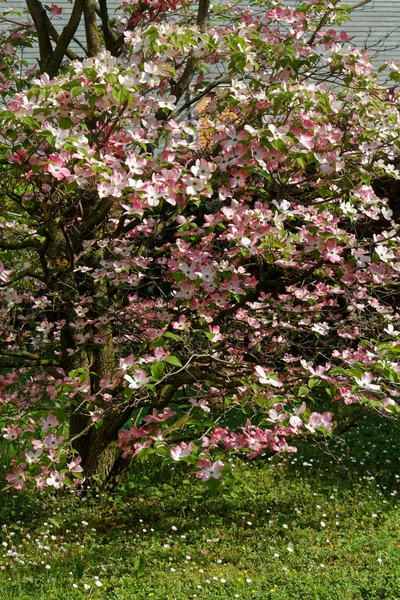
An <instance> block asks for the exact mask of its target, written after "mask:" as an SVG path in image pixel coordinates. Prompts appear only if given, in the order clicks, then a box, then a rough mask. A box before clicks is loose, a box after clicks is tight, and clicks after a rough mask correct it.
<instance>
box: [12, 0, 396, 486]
mask: <svg viewBox="0 0 400 600" xmlns="http://www.w3.org/2000/svg"><path fill="white" fill-rule="evenodd" d="M27 5H28V8H29V11H30V14H31V16H32V19H33V22H34V24H35V28H36V35H37V38H38V40H39V49H40V57H39V64H40V70H41V73H34V72H32V70H31V72H30V73H27V74H26V75H25V76H24V77H23V78H21V77H20V76H19V73H21V70H20V68H19V67H18V61H17V58H16V54H15V56H13V52H14V50H15V51H16V49H17V48H18V45H20V44H21V43H28V42H27V40H28V39H29V38H28V37H27V36H29V35H31V34H30V33H29V32H30V31H31V29H29V28H28V32H25V30H24V29H23V27H22V25H18V26H15V27H16V29H14V30H13V31H11V32H10V31H7V32H5V33H4V34H3V37H4V38H7V40H6V42H7V54H3V59H2V60H3V62H2V88H3V91H2V94H3V108H2V109H1V111H0V123H1V128H0V147H1V157H2V158H1V167H0V168H1V174H0V186H1V197H2V207H1V220H0V251H1V261H2V264H1V271H0V295H1V311H0V318H1V332H0V357H1V363H0V366H1V369H2V370H1V375H0V411H1V412H0V419H1V431H2V436H3V438H4V439H5V440H6V441H7V443H9V444H10V445H12V446H13V448H14V452H15V454H14V459H13V463H12V465H11V467H10V471H9V474H8V475H7V480H8V483H9V484H10V485H11V486H14V488H16V489H22V488H23V487H24V485H25V484H26V482H27V481H32V482H35V483H36V485H37V486H38V487H52V488H60V487H62V486H63V485H72V484H73V482H76V481H82V479H81V478H82V477H83V476H85V477H87V480H88V481H90V478H91V477H93V476H95V477H98V478H100V479H102V480H108V479H110V478H111V477H115V476H117V475H118V473H120V472H121V469H123V467H124V465H128V464H129V462H130V461H131V460H132V458H135V457H144V456H147V455H148V454H151V453H156V454H159V455H161V456H164V458H165V460H166V461H167V462H171V463H174V462H177V461H186V462H187V463H188V464H189V465H190V467H189V468H190V470H191V471H192V472H193V473H195V475H196V476H197V477H198V478H199V479H201V480H202V481H205V482H206V481H213V480H216V479H218V478H219V477H220V475H221V473H223V470H224V465H226V462H225V463H224V455H225V454H226V453H232V454H239V455H243V456H246V457H248V458H249V459H252V458H255V457H257V456H259V455H262V454H265V453H271V452H273V453H274V452H294V451H295V450H296V447H295V445H296V439H298V438H299V437H304V436H311V437H315V436H320V435H326V434H328V433H330V432H332V433H335V432H337V433H339V432H340V431H342V430H343V428H345V427H347V426H348V425H349V424H351V423H352V422H353V421H355V420H357V419H358V418H359V416H360V415H362V414H365V413H368V412H373V411H374V412H379V413H381V414H382V415H388V416H390V415H391V416H392V417H393V418H394V417H395V416H396V414H397V412H398V410H399V408H398V396H399V385H398V382H399V372H400V368H399V364H398V358H397V357H398V355H399V352H400V343H399V330H400V323H399V312H398V310H397V294H398V289H399V271H400V250H399V231H398V223H397V216H398V214H399V206H398V205H397V204H396V202H397V196H396V190H397V189H398V188H397V180H398V179H399V177H400V175H399V171H398V170H397V161H398V153H399V145H400V142H399V134H400V118H399V113H398V95H397V92H396V90H395V89H394V88H393V89H391V90H390V91H388V89H386V88H385V87H384V86H381V85H380V84H379V82H378V79H377V76H376V75H375V74H374V73H373V71H372V66H371V63H370V62H369V60H368V58H367V56H366V55H365V53H364V52H362V51H359V50H356V49H355V48H354V46H353V45H352V44H351V40H349V39H348V38H347V36H346V34H345V33H344V32H340V29H338V27H336V28H335V29H333V28H332V24H334V25H338V24H340V23H341V22H342V21H343V20H345V18H346V15H347V14H348V9H346V7H343V6H341V5H339V4H338V3H337V2H334V1H332V2H326V1H325V0H324V1H323V2H318V1H315V0H308V1H307V2H305V3H304V4H303V5H301V6H299V7H298V8H297V9H296V10H294V9H292V8H287V7H284V6H282V5H280V4H278V3H277V2H269V1H263V2H254V6H251V7H246V8H240V7H236V8H235V10H233V8H232V5H231V6H216V7H213V8H210V6H209V3H208V2H207V1H204V0H202V1H200V3H199V6H198V9H197V12H196V13H194V12H193V4H192V3H187V2H185V1H173V0H171V1H170V0H167V1H165V0H160V1H157V2H153V1H152V0H148V1H147V0H143V1H142V2H134V1H132V2H124V3H123V10H124V12H123V17H121V19H120V21H119V22H118V23H114V24H113V26H112V25H110V22H109V20H108V18H107V9H106V7H105V3H102V2H100V8H101V11H100V13H101V21H102V29H100V30H99V29H98V27H97V24H96V15H95V12H93V10H92V8H93V6H92V4H91V2H90V1H88V2H85V1H82V0H81V1H80V2H79V1H78V0H77V1H76V3H75V5H74V9H73V17H71V19H73V18H74V19H75V21H74V22H73V23H72V25H75V24H76V19H77V20H78V22H79V19H78V16H79V18H80V15H81V14H84V18H85V23H86V29H87V32H88V54H89V56H86V57H83V58H81V59H80V60H78V59H75V60H73V59H74V55H73V53H72V52H71V51H70V50H69V42H70V40H71V39H72V36H73V35H74V32H75V30H76V27H75V29H74V27H72V26H71V22H70V23H69V24H68V25H67V27H66V28H65V29H64V31H63V32H61V34H60V35H58V34H57V32H56V34H54V32H53V33H52V30H51V27H50V26H51V23H52V21H51V14H57V12H54V11H56V9H57V7H56V6H55V5H52V7H51V9H45V8H44V7H43V6H42V5H41V4H40V2H39V1H38V0H27ZM54 7H55V8H54ZM46 10H47V12H46ZM52 11H53V12H52ZM49 23H50V25H49ZM68 27H69V29H68ZM72 30H73V33H72V35H71V31H72ZM99 31H100V33H99ZM338 31H339V32H338ZM386 68H387V73H388V78H389V79H390V78H391V79H392V84H391V85H392V86H393V85H395V82H396V81H397V79H398V78H399V67H398V66H396V64H394V63H390V64H388V65H387V66H386ZM218 73H219V74H218ZM393 82H394V83H393ZM204 98H206V99H207V102H204ZM387 196H388V197H387ZM225 468H226V467H225Z"/></svg>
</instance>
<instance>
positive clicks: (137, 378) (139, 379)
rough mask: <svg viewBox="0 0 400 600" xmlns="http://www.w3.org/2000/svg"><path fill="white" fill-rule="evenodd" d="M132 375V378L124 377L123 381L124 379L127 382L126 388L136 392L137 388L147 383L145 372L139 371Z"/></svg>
mask: <svg viewBox="0 0 400 600" xmlns="http://www.w3.org/2000/svg"><path fill="white" fill-rule="evenodd" d="M132 375H133V377H131V376H130V375H127V374H126V375H124V379H126V380H127V382H128V387H129V388H130V389H132V390H138V389H139V388H141V387H143V386H144V385H146V383H147V382H148V381H149V378H148V377H147V374H146V371H143V370H141V369H139V370H137V371H133V373H132Z"/></svg>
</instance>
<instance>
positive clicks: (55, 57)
mask: <svg viewBox="0 0 400 600" xmlns="http://www.w3.org/2000/svg"><path fill="white" fill-rule="evenodd" d="M35 1H37V0H27V2H35ZM83 8H84V0H75V3H74V6H73V8H72V12H71V16H70V18H69V21H68V23H67V24H66V26H65V27H64V29H63V30H62V32H61V34H60V37H59V39H58V42H57V45H56V47H55V49H54V51H53V53H52V55H51V57H50V59H49V60H48V62H47V65H46V69H45V71H46V72H47V73H48V75H49V77H55V75H57V72H58V70H59V68H60V65H61V63H62V61H63V58H64V56H65V55H66V52H67V50H68V46H69V44H70V43H71V40H72V39H73V37H74V35H75V33H76V30H77V29H78V25H79V22H80V20H81V16H82V13H83Z"/></svg>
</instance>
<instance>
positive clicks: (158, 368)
mask: <svg viewBox="0 0 400 600" xmlns="http://www.w3.org/2000/svg"><path fill="white" fill-rule="evenodd" d="M164 368H165V365H164V363H163V362H161V361H158V362H155V363H153V364H152V365H151V374H152V376H153V377H154V379H161V377H162V376H163V375H164Z"/></svg>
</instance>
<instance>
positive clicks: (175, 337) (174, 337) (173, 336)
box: [163, 331, 182, 342]
mask: <svg viewBox="0 0 400 600" xmlns="http://www.w3.org/2000/svg"><path fill="white" fill-rule="evenodd" d="M163 336H164V337H166V338H169V339H170V340H174V341H176V342H178V341H180V340H181V339H182V338H181V336H180V335H176V333H172V331H166V332H165V333H164V334H163Z"/></svg>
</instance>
